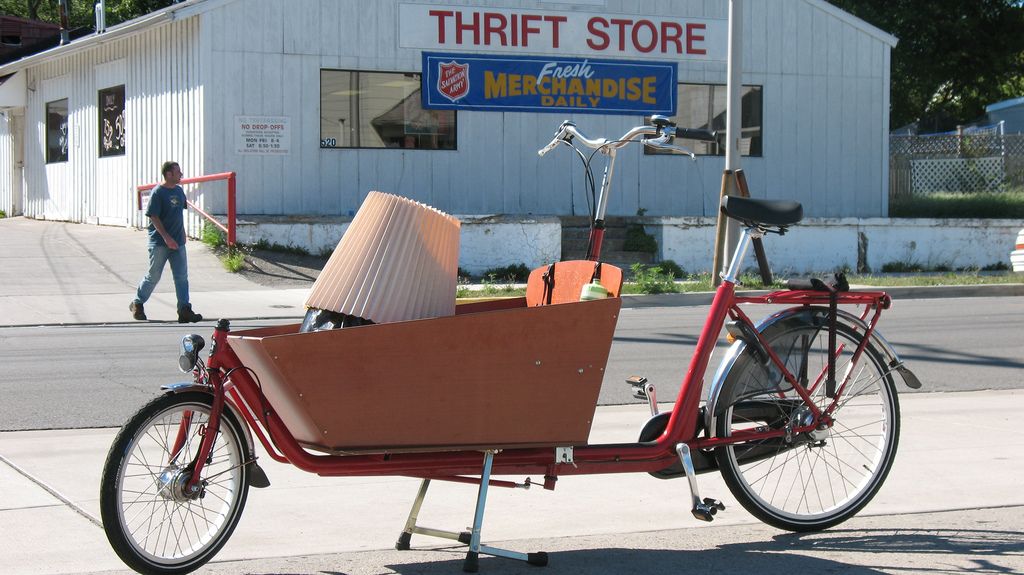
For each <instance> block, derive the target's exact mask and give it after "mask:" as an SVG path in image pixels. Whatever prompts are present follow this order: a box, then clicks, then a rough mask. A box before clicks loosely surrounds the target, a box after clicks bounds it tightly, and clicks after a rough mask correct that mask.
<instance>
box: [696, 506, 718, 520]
mask: <svg viewBox="0 0 1024 575" xmlns="http://www.w3.org/2000/svg"><path fill="white" fill-rule="evenodd" d="M690 512H691V513H693V516H694V517H695V518H696V519H698V520H700V521H705V522H707V523H711V522H712V521H714V520H715V508H714V507H708V506H707V505H698V506H696V507H694V508H693V510H691V511H690Z"/></svg>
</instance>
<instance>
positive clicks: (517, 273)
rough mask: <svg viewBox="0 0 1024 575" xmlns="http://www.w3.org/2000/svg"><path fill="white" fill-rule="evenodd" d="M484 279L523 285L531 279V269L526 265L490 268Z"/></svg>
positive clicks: (486, 271) (484, 274) (485, 271)
mask: <svg viewBox="0 0 1024 575" xmlns="http://www.w3.org/2000/svg"><path fill="white" fill-rule="evenodd" d="M460 274H461V272H460ZM483 277H484V278H487V279H489V280H490V281H491V282H496V281H505V282H510V283H523V282H525V281H526V280H527V279H528V278H529V277H530V268H528V267H526V264H523V263H518V264H512V265H507V266H501V267H496V268H490V269H487V270H484V273H483Z"/></svg>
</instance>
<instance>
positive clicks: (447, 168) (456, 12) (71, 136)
mask: <svg viewBox="0 0 1024 575" xmlns="http://www.w3.org/2000/svg"><path fill="white" fill-rule="evenodd" d="M743 11H744V26H743V27H744V50H743V83H744V85H745V86H746V88H745V96H744V111H743V116H744V119H743V133H742V134H741V137H742V138H743V140H742V141H743V143H744V146H743V147H744V149H747V151H748V152H749V155H747V156H746V157H744V158H743V168H744V170H745V171H746V172H747V177H748V180H749V182H750V186H751V191H752V194H753V195H754V196H755V197H774V198H792V199H796V200H799V201H801V202H802V203H803V204H804V206H805V213H806V214H807V215H808V216H811V217H822V218H836V217H885V216H887V209H888V207H887V190H888V132H889V126H888V109H889V97H888V93H889V73H890V72H889V71H890V65H889V62H890V52H891V49H892V48H893V46H895V44H896V39H895V38H893V37H892V36H890V35H889V34H886V33H885V32H883V31H881V30H878V29H877V28H874V27H872V26H870V25H868V24H866V23H865V22H863V21H861V20H859V19H857V18H855V17H853V16H851V15H849V14H847V13H845V12H842V11H841V10H839V9H837V8H835V7H833V6H832V5H830V4H828V3H826V2H825V1H824V0H747V1H746V2H745V3H744V10H743ZM727 17H728V2H727V1H726V0H716V1H712V0H678V1H671V2H669V1H658V2H647V1H641V0H579V1H577V2H571V1H567V2H554V1H544V0H523V1H511V0H505V1H503V0H467V1H465V2H457V3H455V2H453V3H450V4H445V3H444V2H443V0H432V1H428V2H424V1H420V0H376V1H356V0H188V1H186V2H183V3H180V4H176V5H174V6H172V7H170V8H167V9H164V10H161V11H159V12H156V13H153V14H150V15H148V16H145V17H143V18H140V19H137V20H134V21H131V22H127V23H125V24H122V25H120V26H117V27H114V28H110V29H109V30H107V31H106V32H105V33H102V34H94V35H91V36H87V37H85V38H82V39H79V40H76V41H74V42H72V43H70V44H68V45H66V46H62V47H59V48H55V49H52V50H49V51H47V52H43V53H39V54H36V55H33V56H30V57H27V58H24V59H22V60H19V61H15V62H12V63H8V64H4V65H0V82H2V84H0V110H2V111H0V209H2V210H4V211H5V212H6V213H7V214H19V213H23V214H24V215H26V216H28V217H32V218H41V219H57V220H69V221H78V222H90V223H100V224H110V225H140V224H141V223H142V217H141V215H140V213H139V212H137V211H136V209H135V205H134V191H133V190H134V188H135V187H136V186H138V185H142V184H146V183H152V182H156V181H157V180H158V179H159V174H158V171H159V170H158V166H159V165H160V163H161V162H162V161H164V160H166V159H176V160H178V161H179V162H181V164H182V167H183V169H184V171H185V173H186V177H188V176H196V175H201V174H209V173H217V172H227V171H234V172H237V174H238V191H239V196H238V212H239V214H242V215H243V217H248V218H250V219H253V218H256V219H258V218H257V217H262V216H266V217H292V218H293V217H294V216H309V217H318V218H321V220H322V219H323V218H327V219H328V221H330V220H332V219H333V220H335V221H342V220H345V219H346V217H347V216H348V215H350V214H351V213H352V212H353V211H354V210H356V209H357V208H358V206H359V205H360V201H361V199H362V198H363V197H365V195H366V194H367V193H368V192H369V191H370V190H382V191H387V192H392V193H397V194H401V195H404V196H408V197H410V198H413V199H416V200H419V201H423V202H425V203H428V204H430V205H433V206H435V207H437V208H439V209H442V210H445V211H447V212H450V213H453V214H459V215H470V216H481V215H490V214H505V215H507V216H509V217H510V218H511V220H512V221H516V220H517V218H518V219H522V218H523V217H525V216H527V215H532V216H536V217H542V216H565V215H572V214H576V215H581V214H585V213H587V202H586V196H585V195H584V184H583V177H582V172H581V170H580V168H579V161H578V159H577V158H576V157H574V155H573V154H569V153H566V152H564V151H563V152H560V153H553V154H549V155H548V156H546V157H544V158H538V157H537V154H536V153H535V152H536V150H537V148H539V147H541V146H542V145H544V144H545V143H547V141H548V140H550V138H551V136H552V134H553V132H554V131H555V129H556V127H557V126H558V125H559V123H560V122H561V121H562V120H564V119H572V120H574V121H575V122H576V123H577V124H578V126H579V128H580V129H581V130H582V131H583V132H584V133H586V134H588V135H590V136H592V137H609V138H610V137H614V136H616V135H619V134H622V133H623V132H625V131H626V130H627V129H628V128H630V127H632V126H635V125H638V124H640V123H642V122H643V121H644V113H643V112H642V111H636V112H630V113H627V114H618V113H598V114H595V113H576V114H570V113H568V112H565V111H561V112H558V113H549V112H544V111H536V109H538V108H542V107H543V106H545V105H548V104H551V101H548V102H540V104H539V105H536V104H537V103H536V102H535V103H534V104H535V105H534V106H533V110H534V111H523V109H520V108H499V109H493V110H488V111H479V110H476V109H459V110H456V111H447V110H427V111H425V110H423V109H422V106H421V99H420V89H421V79H420V74H421V72H423V71H424V70H423V69H422V66H423V61H424V58H423V52H425V51H426V52H431V53H442V55H447V54H453V55H460V56H464V57H469V56H473V57H477V58H478V59H481V60H488V59H493V60H494V61H502V60H507V59H511V58H515V57H521V56H541V57H544V58H547V59H556V58H557V59H561V60H567V59H568V60H570V61H575V62H576V63H577V64H579V63H580V62H581V61H583V60H586V61H587V62H594V61H600V60H621V61H625V62H628V63H631V64H636V65H638V66H641V67H643V66H653V65H657V64H663V63H666V62H669V63H675V65H676V67H677V68H676V78H675V79H676V81H677V82H678V84H677V87H676V88H677V89H676V91H675V92H674V93H673V95H674V96H675V97H677V98H678V107H677V114H676V118H677V120H678V121H679V123H680V124H681V125H689V126H692V127H699V126H701V125H704V124H711V127H712V128H716V129H721V128H722V127H724V106H725V83H726V61H725V59H726V46H727V38H726V35H727V23H726V22H727ZM573 59H574V60H573ZM508 87H509V85H507V84H506V85H504V88H502V89H505V88H508ZM492 88H494V87H493V86H491V87H489V88H488V89H492ZM476 89H481V88H480V87H476ZM516 89H517V88H516V87H514V86H513V87H512V88H511V90H513V91H515V90H516ZM535 91H536V90H535ZM669 92H672V91H671V90H669ZM603 95H607V94H603ZM541 97H542V94H538V95H537V98H536V99H537V100H540V99H541ZM552 100H553V99H552ZM663 103H664V102H663V101H659V102H658V104H659V105H661V104H663ZM247 146H249V147H247ZM714 148H715V147H714V146H708V147H701V148H699V149H698V150H697V151H698V152H705V153H706V155H700V156H698V158H697V160H696V161H695V162H690V161H688V160H684V159H682V158H680V157H670V156H660V155H645V154H644V153H643V152H642V151H641V150H640V148H637V149H636V150H630V149H627V150H625V151H623V152H622V153H620V155H619V156H620V159H619V164H618V167H617V170H616V187H615V195H614V197H612V198H611V201H610V204H609V215H623V216H633V215H636V214H637V213H638V212H640V213H645V214H646V215H647V216H663V217H671V218H679V217H690V216H694V217H699V216H705V217H708V216H710V217H713V216H715V214H716V213H717V198H718V194H719V188H720V180H721V173H722V169H723V167H724V157H723V156H719V155H714V154H715V152H716V150H715V149H714ZM598 176H599V174H598ZM204 186H205V187H204V188H203V192H202V194H201V196H202V197H201V198H200V202H201V203H202V204H203V205H204V206H205V207H206V208H207V209H208V210H212V211H213V212H214V213H224V210H225V197H224V193H223V191H224V188H223V186H220V187H218V184H206V185H204ZM293 219H294V218H293ZM541 219H543V218H541ZM335 239H336V238H335ZM311 243H316V241H313V242H311ZM320 243H324V242H320ZM463 243H464V245H463V251H464V252H465V251H467V250H471V249H472V248H471V246H470V245H468V244H467V242H466V240H465V238H464V242H463ZM307 247H310V248H312V249H313V250H314V251H316V249H318V247H320V246H316V245H310V246H307ZM520 259H522V258H520Z"/></svg>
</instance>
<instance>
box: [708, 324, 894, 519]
mask: <svg viewBox="0 0 1024 575" xmlns="http://www.w3.org/2000/svg"><path fill="white" fill-rule="evenodd" d="M770 330H771V331H770V332H769V333H767V334H766V337H767V340H768V343H769V345H770V346H771V348H772V349H773V350H774V351H775V353H776V354H778V356H779V358H780V359H781V360H782V361H783V363H784V364H785V365H786V369H787V370H789V372H790V373H792V374H794V375H797V374H800V373H801V371H802V370H801V367H802V366H801V363H802V362H806V364H805V365H806V369H805V370H803V371H804V372H805V373H806V374H807V378H808V380H809V384H808V389H809V390H810V391H811V396H812V399H813V400H814V402H815V404H816V405H817V406H818V407H819V408H820V409H825V408H826V407H828V405H829V404H830V403H831V401H832V400H831V399H829V398H827V397H826V394H825V384H824V379H825V378H824V375H821V377H820V381H821V382H820V383H819V384H818V385H817V386H816V387H815V386H814V382H815V381H816V380H818V379H819V374H824V372H825V370H826V369H827V362H828V353H829V351H828V349H829V348H828V330H827V329H825V328H824V327H823V326H820V325H818V326H814V325H809V324H808V323H807V322H806V321H805V320H804V319H802V318H801V319H797V318H794V319H791V320H784V321H783V322H781V325H775V326H772V328H770ZM860 340H861V335H860V334H859V333H858V332H856V331H855V330H854V329H853V328H852V327H851V326H849V325H845V324H842V325H840V326H838V330H837V349H838V350H839V352H838V353H837V355H836V379H837V381H839V382H840V383H841V382H842V380H843V377H844V375H845V374H846V373H847V372H849V373H850V379H849V383H848V384H847V387H846V389H845V390H844V391H843V394H842V397H841V398H840V401H839V406H838V408H837V409H836V410H835V411H834V412H833V414H832V415H833V417H834V419H835V423H834V425H832V426H831V427H829V428H827V429H820V430H815V431H813V432H811V433H807V434H792V436H791V437H789V438H788V439H787V438H786V437H780V438H774V439H768V440H760V441H751V442H745V443H741V444H734V445H729V446H725V447H720V448H718V449H717V450H716V453H715V457H716V460H717V462H718V466H719V469H721V471H722V477H723V478H724V479H725V482H726V484H727V485H728V486H729V489H730V491H732V494H733V495H734V496H735V497H736V499H737V500H738V501H739V502H740V504H742V505H743V507H744V508H746V509H747V511H749V512H750V513H751V514H753V515H754V516H755V517H757V518H758V519H760V520H762V521H764V522H765V523H768V524H769V525H773V526H775V527H778V528H780V529H786V530H790V531H815V530H819V529H825V528H828V527H831V526H833V525H836V524H838V523H841V522H843V521H845V520H847V519H849V518H850V517H852V516H853V515H854V514H856V513H857V512H858V511H859V510H860V509H862V508H863V507H864V506H865V505H867V503H868V502H869V501H870V500H871V498H872V497H874V495H875V493H877V492H878V489H879V488H880V487H881V486H882V483H883V482H884V481H885V477H886V475H888V473H889V469H890V468H891V467H892V462H893V459H894V458H895V455H896V447H897V444H898V443H899V429H900V421H899V402H898V400H897V397H896V389H895V385H894V382H893V378H892V376H891V374H890V370H889V369H888V367H887V366H886V364H885V362H884V361H883V359H882V358H883V356H882V355H881V354H880V353H879V352H878V351H877V350H876V349H874V348H873V347H872V346H871V345H870V344H869V345H868V346H867V347H866V348H865V350H864V353H863V354H862V355H861V357H860V359H859V360H858V362H857V364H856V365H852V359H853V354H854V351H855V350H856V349H857V345H858V344H859V342H860ZM798 377H799V376H798ZM716 412H717V413H716V424H715V426H716V431H717V434H718V436H719V437H730V436H732V435H733V434H734V433H735V432H736V431H738V430H749V429H754V428H756V429H761V430H768V429H776V430H778V429H783V430H784V429H785V428H786V426H787V425H790V424H792V423H793V422H797V423H798V424H800V422H809V418H811V417H812V416H811V412H810V410H809V409H808V408H807V406H806V404H805V403H804V402H803V400H802V399H801V398H800V397H799V395H797V394H796V392H795V391H794V390H793V388H792V387H791V386H790V385H789V384H788V382H786V381H785V380H784V379H783V378H782V374H781V372H780V370H779V369H778V368H776V367H775V366H774V364H769V365H768V366H765V365H763V364H762V363H760V361H758V359H757V357H756V356H755V355H754V354H752V353H750V352H749V351H748V352H745V353H743V354H742V355H741V356H740V357H739V358H737V360H736V363H735V365H734V366H733V368H732V370H730V373H729V375H728V377H727V378H726V381H725V383H724V384H723V387H722V393H721V396H720V400H719V402H718V406H717V407H716Z"/></svg>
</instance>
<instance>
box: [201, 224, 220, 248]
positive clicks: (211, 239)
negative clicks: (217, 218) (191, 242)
mask: <svg viewBox="0 0 1024 575" xmlns="http://www.w3.org/2000/svg"><path fill="white" fill-rule="evenodd" d="M200 239H201V240H202V242H203V243H204V244H206V245H208V246H210V247H211V248H219V247H221V246H224V245H225V243H226V240H225V239H224V232H222V231H220V228H218V227H217V226H215V225H213V224H211V223H209V222H206V223H204V224H203V234H202V236H201V237H200Z"/></svg>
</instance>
